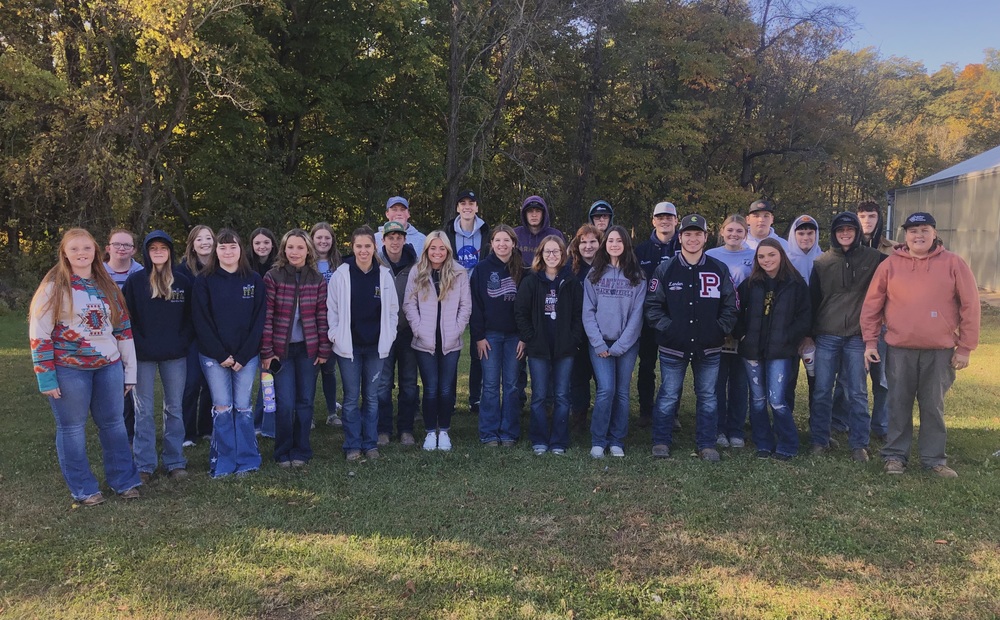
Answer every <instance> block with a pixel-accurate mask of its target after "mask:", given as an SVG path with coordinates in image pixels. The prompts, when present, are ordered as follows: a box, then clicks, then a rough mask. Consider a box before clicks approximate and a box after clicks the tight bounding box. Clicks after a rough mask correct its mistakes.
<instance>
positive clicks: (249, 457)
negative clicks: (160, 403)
mask: <svg viewBox="0 0 1000 620" xmlns="http://www.w3.org/2000/svg"><path fill="white" fill-rule="evenodd" d="M200 359H201V368H202V372H204V373H205V380H206V381H207V382H208V389H209V390H211V392H212V405H213V407H212V414H213V416H212V418H213V419H212V445H211V447H210V448H209V451H208V458H209V462H208V473H209V474H211V476H212V477H213V478H219V477H222V476H227V475H229V474H238V473H242V472H245V471H254V470H257V469H260V451H259V450H258V449H257V437H256V435H254V431H253V409H252V408H251V406H250V402H251V401H250V397H251V395H252V393H253V382H254V379H256V377H257V371H258V369H259V368H260V360H259V358H256V357H254V358H251V359H250V361H249V362H247V365H246V366H244V367H243V368H240V369H239V371H235V370H233V369H232V368H223V367H222V366H220V365H219V362H217V361H215V360H214V359H212V358H210V357H206V356H204V355H202V356H200Z"/></svg>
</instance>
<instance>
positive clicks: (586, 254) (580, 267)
mask: <svg viewBox="0 0 1000 620" xmlns="http://www.w3.org/2000/svg"><path fill="white" fill-rule="evenodd" d="M602 236H603V233H601V231H600V230H598V228H597V227H596V226H594V225H593V224H584V225H583V226H581V227H580V228H578V229H577V230H576V236H575V237H573V240H572V241H570V242H569V256H570V259H571V260H572V265H573V274H574V275H575V276H576V279H577V280H579V281H580V282H583V281H584V280H586V278H587V274H588V273H590V268H591V265H592V264H593V263H594V257H595V256H597V250H598V248H600V247H601V237H602ZM592 378H594V367H593V365H591V363H590V347H589V346H587V343H586V342H581V343H580V348H579V350H577V352H576V356H574V357H573V376H572V378H571V380H570V414H571V417H570V424H571V425H572V426H573V428H574V429H579V430H583V429H585V428H587V410H588V409H590V380H591V379H592Z"/></svg>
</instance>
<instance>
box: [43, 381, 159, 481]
mask: <svg viewBox="0 0 1000 620" xmlns="http://www.w3.org/2000/svg"><path fill="white" fill-rule="evenodd" d="M56 380H57V381H58V382H59V390H60V392H61V393H62V397H61V398H52V397H49V405H50V406H51V407H52V414H53V416H55V420H56V454H57V455H58V457H59V468H60V469H61V470H62V475H63V478H64V479H65V480H66V486H68V487H69V492H70V494H71V495H72V496H73V498H74V499H86V498H88V497H90V496H91V495H93V494H94V493H97V492H98V491H100V488H99V487H98V484H97V478H95V477H94V472H93V471H92V470H91V469H90V460H89V459H88V458H87V435H86V427H87V413H88V412H90V415H91V416H92V417H93V418H94V424H95V425H96V426H97V436H98V438H99V439H100V441H101V450H102V452H103V455H104V477H105V479H106V480H107V482H108V486H110V487H111V488H112V489H113V490H114V491H115V492H116V493H123V492H125V491H128V490H129V489H131V488H132V487H137V486H139V485H140V484H141V481H140V480H139V470H138V469H137V468H136V466H135V462H134V461H133V460H132V452H131V450H130V449H129V446H128V434H127V433H126V432H125V421H124V420H123V419H122V407H123V406H124V403H125V398H124V394H125V372H124V369H123V368H122V364H121V362H115V363H113V364H108V365H107V366H102V367H101V368H97V369H95V370H82V369H78V368H71V367H69V366H58V365H57V366H56Z"/></svg>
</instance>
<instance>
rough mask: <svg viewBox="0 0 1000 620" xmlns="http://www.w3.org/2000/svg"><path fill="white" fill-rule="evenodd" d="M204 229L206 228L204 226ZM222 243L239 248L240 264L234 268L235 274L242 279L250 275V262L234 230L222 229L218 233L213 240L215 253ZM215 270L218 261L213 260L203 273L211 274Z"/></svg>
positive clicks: (217, 266)
mask: <svg viewBox="0 0 1000 620" xmlns="http://www.w3.org/2000/svg"><path fill="white" fill-rule="evenodd" d="M206 228H208V227H207V226H206ZM209 230H211V229H209ZM224 243H225V244H228V243H235V244H236V245H237V246H238V247H239V248H240V262H239V264H238V265H237V266H236V273H237V274H239V275H241V276H243V277H244V278H245V277H246V276H248V275H250V273H251V272H252V271H253V270H252V269H250V261H249V260H248V259H247V253H246V252H245V251H244V250H243V243H242V242H241V241H240V236H239V235H238V234H237V233H236V231H235V230H233V229H232V228H223V229H222V230H220V231H219V235H218V236H217V237H216V238H215V251H216V252H218V250H219V246H220V245H222V244H224ZM213 256H214V252H213ZM217 269H219V261H218V260H216V259H215V258H213V260H212V264H211V265H208V266H206V267H205V269H204V271H203V273H206V274H213V273H215V272H216V270H217Z"/></svg>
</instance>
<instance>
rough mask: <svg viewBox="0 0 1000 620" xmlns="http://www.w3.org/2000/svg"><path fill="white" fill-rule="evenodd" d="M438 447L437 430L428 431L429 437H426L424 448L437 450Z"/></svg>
mask: <svg viewBox="0 0 1000 620" xmlns="http://www.w3.org/2000/svg"><path fill="white" fill-rule="evenodd" d="M437 447H438V436H437V432H436V431H430V432H429V433H427V439H424V450H427V451H428V452H430V451H433V450H437Z"/></svg>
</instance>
